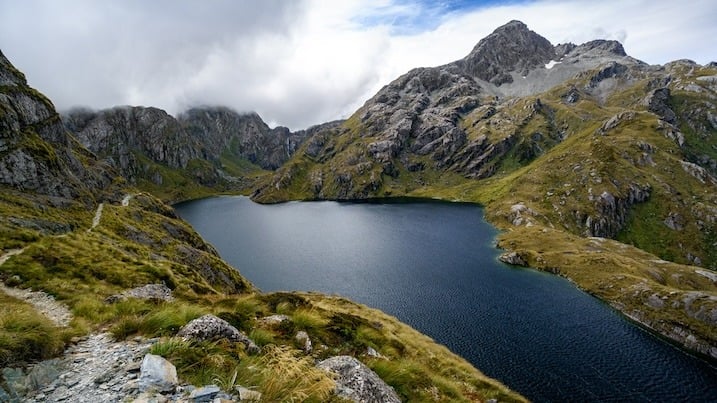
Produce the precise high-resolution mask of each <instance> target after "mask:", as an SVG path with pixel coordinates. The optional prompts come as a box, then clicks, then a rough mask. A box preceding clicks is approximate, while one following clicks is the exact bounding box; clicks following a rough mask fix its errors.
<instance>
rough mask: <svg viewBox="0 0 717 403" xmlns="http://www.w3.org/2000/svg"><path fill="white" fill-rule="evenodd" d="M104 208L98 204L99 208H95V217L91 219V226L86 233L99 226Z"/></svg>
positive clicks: (102, 204) (101, 204) (103, 205)
mask: <svg viewBox="0 0 717 403" xmlns="http://www.w3.org/2000/svg"><path fill="white" fill-rule="evenodd" d="M104 207H105V204H104V203H100V205H99V206H97V211H95V217H94V218H93V219H92V226H91V227H90V228H88V229H87V232H90V231H92V230H93V229H95V227H97V226H98V225H100V220H101V219H102V209H103V208H104Z"/></svg>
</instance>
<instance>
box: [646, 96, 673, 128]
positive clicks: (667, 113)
mask: <svg viewBox="0 0 717 403" xmlns="http://www.w3.org/2000/svg"><path fill="white" fill-rule="evenodd" d="M643 102H644V104H645V106H647V110H649V111H650V112H652V113H654V114H655V115H657V116H659V117H660V119H662V120H664V121H665V122H667V123H671V124H675V123H677V115H675V112H674V111H673V110H672V108H671V107H670V89H669V88H658V89H656V90H653V91H652V92H651V93H650V94H649V95H648V96H647V97H646V98H645V100H644V101H643Z"/></svg>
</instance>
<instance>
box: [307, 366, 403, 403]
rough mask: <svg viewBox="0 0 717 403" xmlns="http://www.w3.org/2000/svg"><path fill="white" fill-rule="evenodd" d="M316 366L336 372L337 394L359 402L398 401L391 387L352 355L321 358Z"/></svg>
mask: <svg viewBox="0 0 717 403" xmlns="http://www.w3.org/2000/svg"><path fill="white" fill-rule="evenodd" d="M317 366H318V367H319V368H321V369H323V370H324V371H327V372H331V373H334V374H336V379H335V381H336V389H335V390H334V393H336V394H337V395H338V396H340V397H342V398H344V399H348V400H351V401H354V402H361V403H400V401H401V399H400V398H399V397H398V395H397V394H396V392H395V391H394V390H393V388H392V387H390V386H388V385H387V384H386V382H384V381H383V380H382V379H381V378H379V376H378V375H376V373H375V372H373V371H371V369H369V368H368V367H367V366H365V365H364V364H362V363H361V361H359V360H357V359H356V358H354V357H350V356H346V355H343V356H338V357H331V358H328V359H326V360H323V361H321V362H319V363H318V364H317Z"/></svg>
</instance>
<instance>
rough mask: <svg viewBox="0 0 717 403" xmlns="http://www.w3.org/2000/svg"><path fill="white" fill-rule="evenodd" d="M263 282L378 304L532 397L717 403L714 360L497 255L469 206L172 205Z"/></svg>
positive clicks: (487, 229)
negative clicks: (677, 345)
mask: <svg viewBox="0 0 717 403" xmlns="http://www.w3.org/2000/svg"><path fill="white" fill-rule="evenodd" d="M175 207H176V209H177V211H178V212H179V214H180V215H181V216H182V217H183V218H184V219H186V220H187V221H188V222H190V223H191V224H192V225H193V226H194V228H195V229H196V230H197V231H199V233H200V234H202V236H203V237H204V238H205V239H206V240H207V241H209V242H211V243H212V244H213V245H214V246H215V247H216V248H217V249H218V250H219V252H220V254H221V255H222V257H223V258H224V259H226V260H227V261H228V262H229V263H231V264H232V265H234V266H235V267H237V268H239V269H240V271H241V272H242V274H243V275H244V276H246V277H247V278H248V279H249V280H250V281H252V282H253V283H254V284H255V285H256V286H258V287H259V288H261V289H262V290H264V291H278V290H303V291H321V292H324V293H335V294H340V295H342V296H346V297H349V298H351V299H353V300H355V301H358V302H361V303H364V304H366V305H369V306H372V307H375V308H379V309H381V310H383V311H385V312H387V313H389V314H391V315H394V316H396V317H398V318H399V319H401V320H402V321H404V322H406V323H408V324H410V325H411V326H413V327H415V328H416V329H418V330H420V331H421V332H423V333H425V334H427V335H429V336H431V337H433V338H434V339H435V340H436V341H438V342H440V343H442V344H445V345H446V346H448V347H449V348H450V349H451V350H452V351H454V352H456V353H458V354H459V355H461V356H463V357H464V358H466V359H467V360H468V361H470V362H471V363H472V364H473V365H475V366H476V367H477V368H478V369H480V370H481V371H483V372H484V373H485V374H487V375H488V376H491V377H494V378H497V379H499V380H500V381H502V382H503V383H505V384H506V385H508V386H509V387H510V388H512V389H514V390H517V391H519V392H520V393H522V394H524V395H525V396H526V397H528V398H530V399H532V400H535V401H574V402H578V401H654V402H664V401H690V402H701V401H717V368H715V367H713V366H710V365H708V364H707V363H705V362H703V361H701V360H699V359H696V358H693V357H691V356H689V355H687V354H684V353H682V352H681V351H680V350H677V349H676V348H674V347H672V346H671V345H669V344H667V343H665V342H663V341H661V340H658V339H657V338H655V337H653V336H651V335H649V334H647V333H646V332H644V331H642V330H641V329H639V328H637V327H636V326H633V325H631V324H630V323H628V322H627V321H626V320H625V319H623V318H622V317H621V316H619V315H618V314H617V313H616V312H614V311H613V310H612V309H610V308H609V307H607V306H606V305H605V304H603V303H601V302H600V301H598V300H596V299H595V298H592V297H590V296H588V295H587V294H585V293H583V292H581V291H579V290H578V289H576V288H575V286H573V285H572V284H570V283H569V282H567V281H566V280H564V279H562V278H560V277H557V276H553V275H550V274H546V273H541V272H537V271H534V270H530V269H518V268H512V267H509V266H507V265H504V264H502V263H500V262H498V261H497V260H496V257H497V255H498V254H499V251H498V250H496V249H495V247H494V246H493V242H494V237H495V235H496V230H495V229H494V228H492V227H491V226H490V225H488V224H487V223H486V222H485V221H484V220H483V218H482V217H483V212H482V210H481V209H480V208H479V207H476V206H472V205H461V204H447V203H427V202H426V203H423V202H420V203H407V204H366V203H335V202H310V203H300V202H292V203H285V204H279V205H269V206H265V205H259V204H255V203H253V202H251V201H250V200H249V199H247V198H245V197H217V198H211V199H205V200H198V201H193V202H188V203H182V204H179V205H176V206H175Z"/></svg>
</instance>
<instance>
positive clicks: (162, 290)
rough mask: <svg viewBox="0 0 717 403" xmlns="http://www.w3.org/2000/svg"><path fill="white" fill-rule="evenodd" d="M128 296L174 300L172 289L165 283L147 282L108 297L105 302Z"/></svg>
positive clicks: (120, 299)
mask: <svg viewBox="0 0 717 403" xmlns="http://www.w3.org/2000/svg"><path fill="white" fill-rule="evenodd" d="M127 298H137V299H148V300H153V301H172V300H173V299H174V297H172V290H171V289H170V288H169V287H167V286H166V285H164V284H147V285H143V286H141V287H136V288H132V289H131V290H127V291H124V292H122V293H121V294H115V295H111V296H109V297H107V299H105V302H107V303H108V304H114V303H115V302H119V301H122V300H125V299H127Z"/></svg>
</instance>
